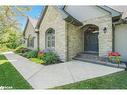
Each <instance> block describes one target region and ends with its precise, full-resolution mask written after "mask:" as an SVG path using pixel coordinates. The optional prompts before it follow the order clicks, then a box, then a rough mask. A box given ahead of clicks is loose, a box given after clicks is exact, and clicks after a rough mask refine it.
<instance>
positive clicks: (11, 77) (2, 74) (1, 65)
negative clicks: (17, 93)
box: [0, 54, 32, 89]
mask: <svg viewBox="0 0 127 95" xmlns="http://www.w3.org/2000/svg"><path fill="white" fill-rule="evenodd" d="M1 86H4V87H5V86H6V87H12V89H32V87H31V86H30V84H29V83H28V82H27V81H26V80H25V79H24V78H23V77H22V75H21V74H20V73H19V72H18V71H17V70H16V69H15V68H14V67H13V66H12V65H11V63H9V62H8V60H7V59H6V57H5V56H4V55H1V54H0V87H1Z"/></svg>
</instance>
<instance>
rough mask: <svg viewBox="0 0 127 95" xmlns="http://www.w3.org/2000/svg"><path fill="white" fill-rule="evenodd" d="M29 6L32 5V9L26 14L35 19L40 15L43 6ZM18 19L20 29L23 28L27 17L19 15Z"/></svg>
mask: <svg viewBox="0 0 127 95" xmlns="http://www.w3.org/2000/svg"><path fill="white" fill-rule="evenodd" d="M31 7H32V10H31V11H29V12H27V13H26V14H27V15H28V16H31V17H32V18H36V19H37V18H38V17H39V16H40V14H41V12H42V11H43V9H44V6H31ZM18 21H19V23H20V26H21V29H22V30H23V29H24V27H25V25H26V21H27V19H26V18H25V17H19V18H18Z"/></svg>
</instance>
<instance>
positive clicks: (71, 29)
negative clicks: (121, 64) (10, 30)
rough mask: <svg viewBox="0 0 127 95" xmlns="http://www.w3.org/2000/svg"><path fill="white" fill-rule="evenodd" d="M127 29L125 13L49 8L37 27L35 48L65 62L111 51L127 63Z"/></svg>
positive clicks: (90, 8) (93, 8) (105, 9)
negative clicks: (81, 54) (126, 38)
mask: <svg viewBox="0 0 127 95" xmlns="http://www.w3.org/2000/svg"><path fill="white" fill-rule="evenodd" d="M126 26H127V24H126V21H125V19H124V20H123V19H122V13H121V12H119V11H117V10H114V9H112V8H110V7H107V6H64V7H58V6H46V7H45V9H44V11H43V13H42V16H41V17H40V19H39V20H38V22H37V24H36V30H37V31H35V32H36V33H35V32H34V33H35V34H36V39H38V40H34V41H36V42H35V43H38V44H37V46H36V45H35V48H36V49H37V47H39V48H40V49H51V50H53V51H55V52H57V54H58V55H59V56H60V58H61V60H62V61H68V60H72V58H74V57H75V56H76V55H77V54H79V53H90V54H97V55H98V56H106V55H107V53H108V52H109V51H117V52H120V53H122V56H123V60H126V58H125V57H126V56H127V55H126V54H125V51H126V50H127V49H126V46H127V45H126V44H124V43H123V42H122V41H123V40H125V37H123V36H125V35H126V36H127V34H126V30H127V28H126ZM27 27H28V25H27ZM26 31H27V30H26ZM121 31H122V32H121ZM31 32H32V31H31ZM27 33H28V34H30V33H29V32H26V33H25V34H26V35H27ZM121 33H122V34H121ZM33 35H34V34H33ZM37 35H38V36H37ZM119 35H121V37H122V38H123V39H121V38H120V36H119ZM27 36H28V35H27ZM26 42H27V41H26ZM121 42H122V43H121Z"/></svg>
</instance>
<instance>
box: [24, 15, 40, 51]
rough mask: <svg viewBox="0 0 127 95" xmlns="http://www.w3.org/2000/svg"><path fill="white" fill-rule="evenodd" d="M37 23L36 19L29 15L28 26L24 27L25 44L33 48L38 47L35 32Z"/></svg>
mask: <svg viewBox="0 0 127 95" xmlns="http://www.w3.org/2000/svg"><path fill="white" fill-rule="evenodd" d="M36 25H37V20H36V19H33V18H31V17H27V22H26V27H25V29H24V32H23V35H24V38H25V45H26V46H27V47H28V48H29V49H32V50H36V49H37V48H38V45H37V33H36V32H35V27H36Z"/></svg>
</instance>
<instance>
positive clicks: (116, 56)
mask: <svg viewBox="0 0 127 95" xmlns="http://www.w3.org/2000/svg"><path fill="white" fill-rule="evenodd" d="M108 58H109V61H111V62H115V63H117V64H120V61H121V55H120V53H118V52H109V53H108Z"/></svg>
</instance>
